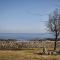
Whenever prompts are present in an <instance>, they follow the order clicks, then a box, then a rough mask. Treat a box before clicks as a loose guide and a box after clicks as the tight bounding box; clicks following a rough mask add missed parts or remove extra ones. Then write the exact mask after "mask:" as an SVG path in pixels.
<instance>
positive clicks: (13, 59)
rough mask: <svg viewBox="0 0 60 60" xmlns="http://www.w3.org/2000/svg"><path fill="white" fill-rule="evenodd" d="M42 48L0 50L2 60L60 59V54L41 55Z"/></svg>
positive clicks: (0, 59)
mask: <svg viewBox="0 0 60 60" xmlns="http://www.w3.org/2000/svg"><path fill="white" fill-rule="evenodd" d="M40 51H42V49H40V48H33V49H32V48H30V49H23V50H18V51H11V50H0V60H60V55H39V52H40Z"/></svg>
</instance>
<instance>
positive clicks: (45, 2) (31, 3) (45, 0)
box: [0, 0, 60, 33]
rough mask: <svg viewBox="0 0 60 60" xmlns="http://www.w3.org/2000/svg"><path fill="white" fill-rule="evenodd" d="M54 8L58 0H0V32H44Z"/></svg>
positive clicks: (59, 3) (59, 7)
mask: <svg viewBox="0 0 60 60" xmlns="http://www.w3.org/2000/svg"><path fill="white" fill-rule="evenodd" d="M56 8H58V9H60V0H0V33H45V32H47V28H46V24H47V21H48V15H49V13H51V12H52V11H54V10H55V9H56Z"/></svg>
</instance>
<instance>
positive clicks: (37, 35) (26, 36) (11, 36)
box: [0, 33, 54, 40]
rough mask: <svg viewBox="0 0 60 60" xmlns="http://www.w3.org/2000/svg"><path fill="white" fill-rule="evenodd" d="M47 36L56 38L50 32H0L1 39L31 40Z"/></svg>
mask: <svg viewBox="0 0 60 60" xmlns="http://www.w3.org/2000/svg"><path fill="white" fill-rule="evenodd" d="M45 38H54V36H53V34H50V33H0V39H17V40H30V39H45Z"/></svg>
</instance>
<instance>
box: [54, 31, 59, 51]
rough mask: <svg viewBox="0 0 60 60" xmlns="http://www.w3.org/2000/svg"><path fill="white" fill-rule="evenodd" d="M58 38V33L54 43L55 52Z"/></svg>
mask: <svg viewBox="0 0 60 60" xmlns="http://www.w3.org/2000/svg"><path fill="white" fill-rule="evenodd" d="M57 37H58V35H57V32H56V36H55V42H54V50H56V45H57V44H56V42H57Z"/></svg>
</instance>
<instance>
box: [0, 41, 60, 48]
mask: <svg viewBox="0 0 60 60" xmlns="http://www.w3.org/2000/svg"><path fill="white" fill-rule="evenodd" d="M43 46H46V47H47V48H48V47H54V41H24V42H22V41H15V40H13V41H10V40H0V49H22V48H41V47H43ZM57 47H60V41H59V42H57Z"/></svg>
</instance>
